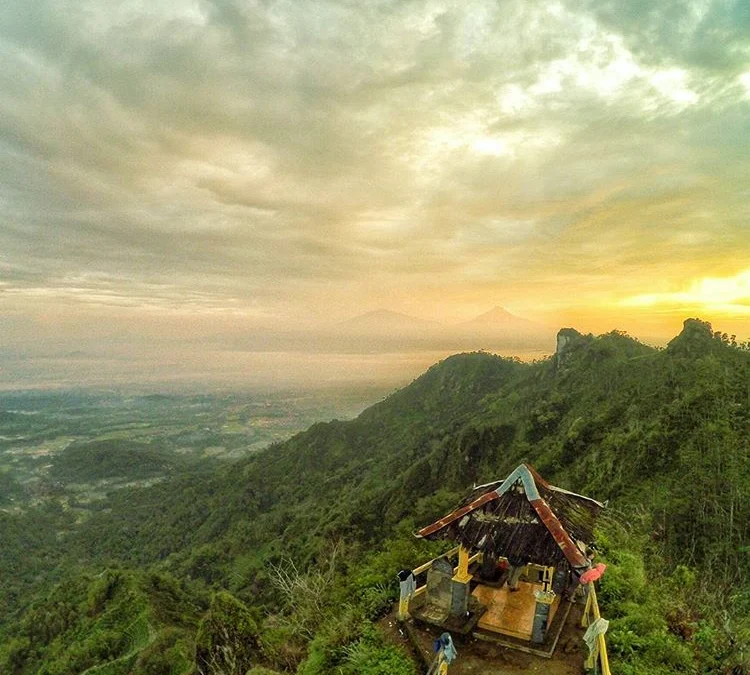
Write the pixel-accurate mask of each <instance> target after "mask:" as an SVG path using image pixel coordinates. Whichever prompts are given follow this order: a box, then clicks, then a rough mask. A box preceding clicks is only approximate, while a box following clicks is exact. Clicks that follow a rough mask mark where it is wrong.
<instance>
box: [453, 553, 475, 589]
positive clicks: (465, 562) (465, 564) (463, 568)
mask: <svg viewBox="0 0 750 675" xmlns="http://www.w3.org/2000/svg"><path fill="white" fill-rule="evenodd" d="M470 579H471V574H469V549H467V548H465V547H464V546H463V545H461V546H460V547H459V549H458V569H457V570H456V574H455V576H454V577H453V580H454V581H460V582H461V583H466V582H467V581H469V580H470Z"/></svg>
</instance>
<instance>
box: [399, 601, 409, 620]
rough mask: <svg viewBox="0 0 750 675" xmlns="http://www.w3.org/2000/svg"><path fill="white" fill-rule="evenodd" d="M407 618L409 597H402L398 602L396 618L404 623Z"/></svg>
mask: <svg viewBox="0 0 750 675" xmlns="http://www.w3.org/2000/svg"><path fill="white" fill-rule="evenodd" d="M408 617H409V596H408V595H407V596H404V597H403V598H400V599H399V601H398V618H399V620H401V621H405V620H406V619H407V618H408Z"/></svg>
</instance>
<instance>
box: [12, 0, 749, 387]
mask: <svg viewBox="0 0 750 675" xmlns="http://www.w3.org/2000/svg"><path fill="white" fill-rule="evenodd" d="M496 305H502V306H505V307H507V308H508V309H510V310H511V311H512V312H514V313H515V314H518V315H521V316H524V317H527V318H529V319H533V320H535V321H538V322H541V323H545V324H547V325H550V326H553V325H554V326H560V325H573V326H576V327H578V328H579V329H581V330H585V331H589V330H590V331H594V332H602V331H606V330H610V329H613V328H618V329H625V330H628V331H630V332H631V333H632V334H635V335H639V336H642V337H646V338H648V339H657V340H658V339H666V338H668V337H669V336H671V335H674V334H675V333H676V332H677V331H678V330H679V328H680V325H681V322H682V319H684V318H685V317H687V316H700V317H702V318H705V319H708V320H711V321H713V322H714V324H715V326H716V327H719V328H722V329H726V330H729V331H730V332H736V333H737V334H738V336H740V337H741V338H743V339H744V338H747V337H750V3H748V2H746V1H745V0H736V1H734V2H732V1H725V2H711V1H710V0H700V1H695V2H687V1H671V0H664V1H661V2H651V1H646V0H632V1H630V2H619V1H616V0H612V1H607V0H594V1H592V2H585V1H583V0H575V1H571V2H550V1H548V0H544V1H539V2H537V1H535V0H507V1H506V0H503V1H498V0H462V1H461V2H451V1H449V0H434V1H433V0H425V1H422V2H416V1H415V2H411V1H407V0H389V1H379V0H372V1H369V2H354V1H353V0H342V1H339V2H334V1H328V0H316V1H307V0H290V1H279V2H275V1H270V0H269V1H263V0H261V1H253V0H194V1H193V0H180V1H178V0H136V1H128V0H123V1H122V2H117V3H106V2H101V0H34V1H33V2H29V1H27V0H8V1H7V2H3V3H1V4H0V322H1V324H0V328H2V333H1V334H0V379H2V378H4V383H5V385H8V383H10V382H13V383H15V384H19V383H20V384H23V383H24V382H28V383H29V384H41V383H45V384H54V383H56V382H58V383H61V382H67V383H70V382H75V381H76V374H75V373H76V372H78V373H84V374H85V373H88V372H89V371H90V373H99V376H100V379H101V378H105V379H106V378H107V377H110V374H111V376H112V377H118V378H127V377H130V376H134V374H135V373H136V371H138V372H140V373H141V375H142V374H143V369H144V368H146V370H149V369H151V372H152V373H153V372H156V371H155V370H154V369H155V368H156V364H158V366H159V368H161V369H162V370H164V369H165V368H166V369H167V370H168V369H169V368H172V367H174V369H175V371H174V372H175V373H176V372H177V370H179V369H180V368H183V370H182V371H180V372H182V373H183V374H182V375H180V377H183V376H184V377H188V376H190V377H192V376H193V375H195V374H196V373H198V374H199V373H201V372H204V371H206V368H205V354H206V353H208V352H207V351H206V350H207V348H206V347H205V345H207V344H214V343H215V342H216V337H217V336H219V335H227V334H231V335H241V334H242V333H243V332H246V331H249V332H254V333H256V334H258V333H262V332H263V331H270V332H273V331H280V330H283V331H294V330H299V329H304V330H305V331H308V332H310V333H311V334H312V333H314V332H315V331H317V330H319V327H320V326H326V325H331V324H333V323H335V322H337V321H342V320H345V319H348V318H350V317H352V316H355V315H357V314H360V313H363V312H367V311H371V310H375V309H378V308H388V309H391V310H395V311H398V312H404V313H407V314H410V315H413V316H416V317H419V318H421V319H429V320H436V321H442V322H448V323H450V322H454V321H456V322H457V321H462V320H467V319H470V318H471V317H473V316H475V315H477V314H479V313H481V312H484V311H486V310H488V309H490V308H491V307H493V306H496ZM212 341H213V342H212ZM188 342H189V343H190V346H189V347H188V346H187V345H188ZM201 345H203V346H201ZM264 349H265V352H264V356H262V358H261V356H260V355H259V352H257V351H256V353H253V354H250V353H247V354H245V357H244V358H245V360H244V361H243V360H242V359H240V360H239V361H237V360H236V359H238V358H239V357H238V356H237V353H236V352H237V350H236V349H235V353H234V355H233V356H232V359H235V360H232V361H231V365H228V364H229V363H230V362H224V361H222V360H221V359H217V360H214V361H213V364H214V365H212V367H211V369H210V370H211V371H212V372H214V371H222V370H224V369H225V368H227V367H231V368H232V369H234V371H236V372H242V373H244V372H245V371H246V370H247V369H248V368H255V367H257V368H258V371H257V372H259V373H260V371H261V370H263V368H265V369H266V370H265V371H263V372H266V371H267V372H266V376H267V377H270V375H268V373H271V372H273V371H275V370H276V369H279V368H281V369H284V368H285V364H293V363H294V359H295V358H298V359H299V358H302V357H301V356H300V354H296V356H295V355H286V356H284V355H283V354H282V352H281V351H279V350H276V351H274V350H271V349H269V348H268V347H267V346H266V347H264ZM287 357H289V359H291V360H285V358H287ZM332 358H333V357H332ZM336 358H339V357H338V356H337V357H336ZM399 358H400V357H399V356H398V355H394V356H393V358H392V359H391V360H390V361H388V360H387V359H385V357H383V356H381V357H378V359H379V363H380V361H382V363H380V366H382V365H383V363H386V361H387V363H388V368H395V369H396V370H398V369H400V368H401V367H402V364H401V363H400V361H399ZM45 359H46V360H45ZM86 359H88V361H86V363H87V364H88V366H86V367H85V368H84V367H83V366H81V363H80V362H81V361H84V360H86ZM170 359H171V360H170ZM264 359H265V361H264ZM383 359H385V360H383ZM32 361H33V363H32ZM261 361H263V362H264V363H265V364H266V365H265V366H262V367H261V365H259V364H260V362H261ZM186 362H189V363H192V364H194V365H195V368H192V366H191V368H192V369H187V370H185V368H184V364H185V363H186ZM114 363H119V364H120V366H118V367H115V366H113V364H114ZM269 363H271V364H273V365H270V366H269V365H268V364H269ZM71 364H72V365H71ZM105 365H106V367H105ZM136 365H137V367H136ZM292 367H294V366H292ZM350 367H351V363H350V361H349V360H348V359H345V360H344V362H343V365H341V368H342V370H343V371H346V370H348V369H349V368H350ZM87 368H88V370H87ZM118 368H119V369H118ZM108 369H111V370H108ZM81 377H84V375H83V374H82V375H81ZM86 377H88V375H87V376H86ZM175 377H176V375H175ZM243 377H244V375H243ZM248 377H251V376H248ZM196 378H197V379H200V377H197V376H196Z"/></svg>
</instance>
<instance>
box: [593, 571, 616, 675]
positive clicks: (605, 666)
mask: <svg viewBox="0 0 750 675" xmlns="http://www.w3.org/2000/svg"><path fill="white" fill-rule="evenodd" d="M589 598H590V599H591V608H592V610H593V612H594V619H599V618H601V614H600V613H599V603H598V602H597V600H596V589H595V588H594V582H593V581H592V582H590V583H589ZM597 641H598V643H599V659H600V660H601V662H602V675H611V672H610V670H609V656H608V655H607V643H606V641H605V640H604V633H600V634H599V637H598V638H597Z"/></svg>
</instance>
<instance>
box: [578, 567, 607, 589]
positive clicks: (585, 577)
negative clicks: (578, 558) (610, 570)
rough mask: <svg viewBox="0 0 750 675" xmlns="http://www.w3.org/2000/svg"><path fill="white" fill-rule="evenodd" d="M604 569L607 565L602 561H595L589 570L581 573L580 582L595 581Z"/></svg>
mask: <svg viewBox="0 0 750 675" xmlns="http://www.w3.org/2000/svg"><path fill="white" fill-rule="evenodd" d="M606 569H607V566H606V565H605V564H604V563H597V564H596V565H595V566H594V567H592V568H591V569H590V570H586V571H585V572H584V573H583V574H582V575H581V583H582V584H589V583H591V582H592V581H596V580H597V579H599V578H600V577H601V576H602V575H603V574H604V571H605V570H606Z"/></svg>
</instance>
